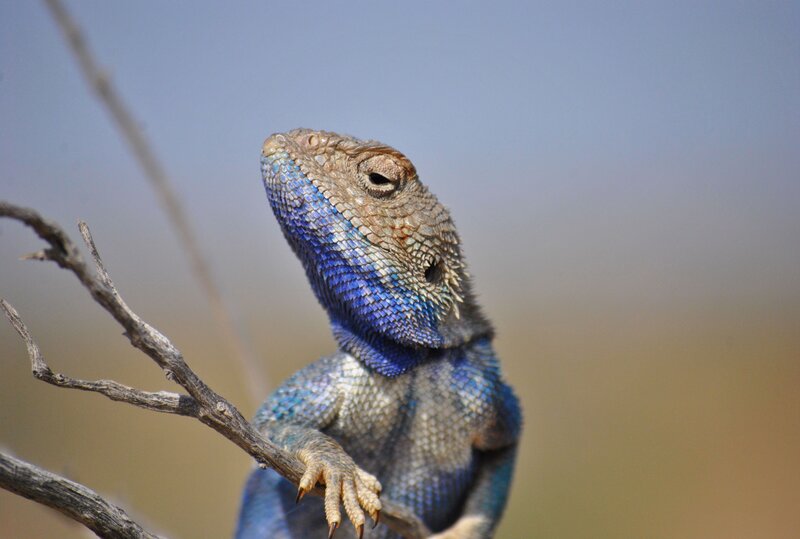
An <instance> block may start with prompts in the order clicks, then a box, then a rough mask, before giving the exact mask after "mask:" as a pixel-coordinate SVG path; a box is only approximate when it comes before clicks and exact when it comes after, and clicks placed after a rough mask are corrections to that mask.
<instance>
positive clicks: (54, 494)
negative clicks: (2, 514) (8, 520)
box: [0, 452, 159, 539]
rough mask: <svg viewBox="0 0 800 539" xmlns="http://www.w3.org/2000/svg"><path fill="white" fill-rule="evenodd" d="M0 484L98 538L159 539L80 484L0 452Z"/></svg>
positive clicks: (123, 512) (120, 510)
mask: <svg viewBox="0 0 800 539" xmlns="http://www.w3.org/2000/svg"><path fill="white" fill-rule="evenodd" d="M0 487H3V488H4V489H6V490H9V491H11V492H13V493H15V494H19V495H20V496H24V497H25V498H28V499H30V500H33V501H35V502H39V503H41V504H43V505H46V506H48V507H52V508H53V509H55V510H57V511H60V512H61V513H64V514H65V515H67V516H68V517H70V518H71V519H73V520H76V521H78V522H80V523H81V524H83V525H84V526H86V527H87V528H89V529H90V530H92V531H93V532H95V533H96V534H97V535H99V536H100V537H115V538H120V539H159V537H158V536H157V535H153V534H152V533H148V532H146V531H145V530H143V529H142V528H141V526H139V525H138V524H137V523H136V522H134V521H133V520H131V518H130V517H129V516H128V515H127V513H125V511H123V510H122V509H120V508H119V507H117V506H116V505H114V504H111V503H109V502H107V501H106V500H104V499H103V498H102V497H100V495H98V494H97V493H96V492H95V491H93V490H91V489H89V488H86V487H85V486H83V485H81V484H80V483H76V482H75V481H70V480H69V479H67V478H65V477H61V476H60V475H57V474H54V473H52V472H48V471H47V470H43V469H41V468H39V467H38V466H34V465H32V464H29V463H27V462H25V461H22V460H19V459H16V458H14V457H12V456H10V455H6V454H4V453H2V452H0Z"/></svg>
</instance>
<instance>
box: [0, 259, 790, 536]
mask: <svg viewBox="0 0 800 539" xmlns="http://www.w3.org/2000/svg"><path fill="white" fill-rule="evenodd" d="M55 271H56V270H55V269H51V272H52V273H55ZM52 277H53V275H51V278H52ZM76 298H81V294H80V292H79V291H76ZM83 301H86V302H87V304H88V300H85V299H84V300H83ZM88 310H89V311H92V310H91V309H88ZM143 310H144V311H146V310H147V309H143ZM489 311H490V313H491V314H492V315H493V317H494V318H495V320H496V324H497V326H498V328H499V335H500V337H499V339H498V342H497V345H498V349H499V351H500V353H501V354H502V358H503V360H504V365H505V371H506V373H507V376H508V378H509V379H510V380H511V382H512V383H513V385H514V386H515V387H516V389H517V391H518V393H519V395H520V396H521V398H522V402H523V406H524V410H525V419H526V428H525V436H524V440H523V445H522V451H521V454H520V461H519V469H518V472H517V475H516V478H515V484H514V490H513V494H512V498H511V502H510V505H509V508H508V512H507V515H506V518H505V520H504V522H503V525H502V527H501V530H500V533H499V534H498V537H501V538H526V537H537V538H597V537H603V538H631V539H633V538H642V537H648V538H678V537H680V538H697V539H700V538H703V539H707V538H720V539H721V538H726V539H728V538H762V537H770V538H787V539H788V538H790V537H796V536H797V533H798V530H800V487H798V485H800V460H799V459H798V455H800V395H799V394H798V391H797V388H798V383H800V361H799V360H800V326H799V325H798V321H799V320H800V306H798V305H792V304H788V305H758V304H753V305H723V304H719V305H686V306H684V307H683V308H681V309H677V308H675V307H674V306H673V307H671V308H669V309H666V308H664V309H658V308H653V306H652V305H651V306H648V307H647V308H646V309H645V308H643V307H642V306H637V305H635V304H633V305H629V306H620V305H616V306H613V307H612V306H604V305H600V304H587V305H563V304H560V305H550V304H543V305H536V306H533V305H531V306H519V305H516V306H510V305H490V306H489ZM187 312H191V311H186V312H180V313H178V312H174V313H158V314H157V316H156V318H159V319H163V320H164V325H166V326H168V327H169V334H170V336H171V337H173V339H174V340H175V341H176V343H177V344H178V345H179V346H181V347H182V348H183V350H184V352H185V353H186V355H187V357H188V358H189V360H190V361H191V364H192V365H193V366H194V367H195V368H196V370H198V371H199V372H200V373H201V375H202V376H204V377H205V378H206V380H208V381H209V382H210V383H211V384H212V385H213V386H214V387H215V388H217V389H218V390H219V391H221V392H222V393H223V394H225V395H227V396H229V397H231V398H232V399H233V400H234V401H236V402H237V403H240V404H241V405H242V407H243V408H244V410H245V412H246V413H247V414H250V413H252V410H253V407H252V405H250V404H248V403H247V402H246V399H245V398H243V395H244V394H245V390H244V386H243V384H242V383H241V379H240V378H239V376H238V372H237V371H236V369H235V368H232V366H231V364H230V363H228V362H226V361H224V360H220V357H219V356H220V355H221V354H222V350H221V346H220V345H219V344H218V343H217V340H216V338H215V337H214V335H213V331H197V330H196V329H195V327H194V326H193V325H192V322H194V323H195V324H196V326H197V327H208V324H209V321H208V320H207V319H205V318H198V319H197V320H196V321H193V320H191V319H189V318H187ZM31 314H33V313H31ZM39 315H41V313H39ZM295 316H303V313H302V312H300V311H295V310H290V311H289V314H288V315H287V316H286V317H284V318H281V317H280V316H277V315H275V314H274V313H273V314H272V315H271V316H270V317H267V316H266V315H265V317H264V318H263V319H253V320H251V321H250V325H251V329H252V330H253V333H254V335H256V338H257V345H258V347H259V349H260V350H262V351H264V356H265V361H267V362H268V365H269V369H270V375H271V376H272V377H273V380H278V379H282V378H283V377H285V376H286V375H287V374H288V373H289V372H291V371H293V370H294V369H296V368H297V367H298V366H300V365H301V364H302V362H304V361H306V360H308V359H310V358H313V357H315V356H316V355H318V354H320V353H322V352H324V351H325V350H328V349H330V347H331V342H330V340H329V338H328V336H327V334H326V332H325V329H324V325H325V324H324V318H323V317H322V315H321V314H319V313H311V312H309V313H308V316H309V317H310V318H309V320H308V322H309V324H310V325H311V327H312V328H314V329H313V331H312V332H311V333H303V332H298V331H297V327H296V324H297V323H298V321H299V320H298V319H296V318H294V317H295ZM30 318H33V319H36V320H39V319H40V318H41V316H31V317H30ZM44 318H45V319H46V318H47V316H44ZM50 322H52V323H53V324H58V325H51V326H48V325H40V324H32V329H33V331H34V332H35V333H36V334H37V335H38V337H39V339H40V341H41V344H42V346H43V349H44V352H45V354H46V356H47V357H48V358H49V359H50V361H51V362H52V363H53V366H54V367H55V368H57V369H63V370H64V371H67V372H69V373H71V374H73V375H80V376H86V377H92V376H93V377H98V378H99V377H113V378H115V379H117V380H121V381H123V382H126V383H130V384H134V385H138V386H143V387H147V388H156V387H169V386H168V385H167V384H166V382H165V381H164V380H162V377H161V375H160V374H159V373H158V370H157V369H156V368H155V367H154V366H152V365H150V364H149V362H148V360H147V359H145V358H143V357H140V356H137V354H136V353H134V352H133V351H132V350H130V349H129V347H127V346H126V345H125V343H124V341H123V339H122V338H121V337H119V336H118V333H119V332H118V331H117V330H116V329H115V328H114V327H113V325H111V324H110V323H108V322H107V321H106V320H105V319H104V318H103V317H102V316H101V315H100V314H99V313H98V312H97V310H94V311H93V312H90V314H88V315H86V316H85V317H78V318H77V319H76V318H72V319H69V318H67V319H61V320H50ZM92 324H96V325H98V326H99V331H100V333H99V336H98V337H95V336H93V335H92V334H90V333H89V332H88V329H89V327H90V326H91V325H92ZM267 350H269V353H267V352H266V351H267ZM0 355H1V356H2V363H1V367H2V371H0V372H1V373H2V376H1V377H0V395H2V396H1V397H0V433H1V437H0V439H2V441H3V443H4V444H5V445H6V446H7V447H8V448H10V449H12V450H13V451H14V452H15V453H16V454H17V455H19V456H21V457H24V458H26V459H28V460H31V461H33V462H35V463H37V464H40V465H43V466H46V467H48V468H50V469H52V470H55V471H58V472H61V473H66V474H67V475H68V476H70V477H72V478H74V479H77V480H79V481H81V482H83V483H85V484H87V485H89V486H90V487H92V488H94V489H96V490H98V491H99V492H101V493H103V494H105V495H107V496H109V497H110V498H112V499H114V500H116V501H117V502H120V503H122V504H123V505H124V506H125V507H127V508H131V511H132V513H133V514H134V515H135V516H136V517H139V518H140V519H141V520H142V521H143V522H144V523H146V524H147V525H149V526H150V528H151V529H153V530H156V531H159V532H163V533H165V534H166V535H168V536H170V537H181V538H194V537H227V536H229V535H230V533H231V530H232V527H233V525H234V521H235V515H236V511H237V503H238V491H239V489H240V486H241V484H242V481H243V479H244V477H245V474H246V473H247V471H248V469H249V466H250V463H249V461H248V459H247V458H246V457H245V456H244V454H243V453H241V452H240V451H239V450H238V449H237V448H235V447H233V446H232V445H231V444H229V443H227V442H225V441H224V440H222V439H221V438H220V437H219V436H218V435H216V434H215V433H213V432H211V431H210V430H208V429H207V428H205V427H203V426H201V425H199V424H195V423H193V422H191V421H189V420H187V419H183V418H177V417H170V416H163V415H158V414H154V413H148V412H144V411H139V410H134V409H131V408H130V407H127V406H124V405H121V404H116V403H111V402H108V401H106V400H104V399H103V398H101V397H99V396H96V395H86V394H79V393H75V392H70V391H64V390H58V389H55V388H52V387H49V386H45V385H44V384H42V383H38V382H35V381H34V380H33V379H32V377H31V376H30V374H29V371H28V367H27V365H26V359H25V354H24V349H23V346H22V344H21V343H20V342H19V341H18V339H16V338H15V336H14V335H12V334H11V331H10V330H9V329H8V328H7V327H5V326H4V327H2V329H0ZM0 535H1V536H2V537H3V538H18V537H19V538H23V537H24V538H34V537H63V538H73V537H85V536H86V534H85V532H83V531H82V530H81V529H80V528H78V527H76V526H73V525H72V524H71V523H70V522H69V521H67V520H65V519H64V518H62V517H60V516H58V515H56V514H55V513H53V512H52V511H50V510H47V509H43V508H40V507H38V506H37V505H36V504H34V503H32V502H28V501H25V500H22V499H19V498H16V497H15V496H12V495H10V494H7V493H0Z"/></svg>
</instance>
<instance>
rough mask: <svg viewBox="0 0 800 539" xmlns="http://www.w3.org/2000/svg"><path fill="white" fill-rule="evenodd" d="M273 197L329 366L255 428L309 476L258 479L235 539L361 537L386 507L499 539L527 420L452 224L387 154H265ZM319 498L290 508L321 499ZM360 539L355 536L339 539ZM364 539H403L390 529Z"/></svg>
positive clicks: (307, 145)
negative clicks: (326, 331)
mask: <svg viewBox="0 0 800 539" xmlns="http://www.w3.org/2000/svg"><path fill="white" fill-rule="evenodd" d="M261 170H262V174H263V179H264V185H265V187H266V190H267V197H268V199H269V202H270V205H271V206H272V209H273V211H274V213H275V216H276V217H277V219H278V222H279V223H280V226H281V228H282V230H283V233H284V235H285V236H286V239H287V240H288V242H289V244H290V245H291V247H292V249H293V250H294V252H295V253H296V254H297V256H298V257H299V258H300V260H301V262H302V264H303V266H304V267H305V270H306V274H307V276H308V279H309V281H310V282H311V286H312V288H313V289H314V292H315V293H316V296H317V298H318V299H319V301H320V303H321V304H322V305H323V307H324V308H325V309H326V311H327V312H328V315H329V317H330V323H331V328H332V330H333V334H334V336H335V338H336V340H337V342H338V344H339V350H338V352H336V353H335V354H333V355H331V356H328V357H324V358H322V359H320V360H319V361H317V362H316V363H313V364H311V365H309V366H307V367H306V368H304V369H302V370H301V371H299V372H297V373H296V374H294V375H293V376H292V377H291V378H289V379H288V380H287V381H286V382H285V383H284V384H283V385H282V386H280V387H279V388H278V389H277V390H276V391H275V392H274V393H273V394H272V395H271V396H270V397H269V398H268V399H267V400H266V402H265V403H264V404H263V405H262V406H261V408H260V409H259V411H258V413H257V415H256V417H255V425H256V426H257V427H258V428H259V429H260V431H261V432H262V433H263V434H264V435H265V436H266V437H268V438H270V439H271V440H273V441H275V442H276V443H278V444H280V445H282V446H283V448H284V449H286V450H287V451H290V452H291V453H293V454H294V455H296V456H297V458H298V459H299V460H300V461H301V462H302V463H304V464H305V465H306V470H305V474H304V475H303V477H302V479H301V481H300V484H299V490H295V488H296V487H295V486H294V485H292V484H290V483H289V482H288V481H287V480H285V479H283V478H282V477H280V476H279V475H278V474H277V473H275V472H274V471H272V470H261V469H256V470H255V471H254V472H253V473H252V475H251V476H250V478H249V480H248V482H247V485H246V487H245V490H244V494H243V501H242V510H241V515H240V519H239V523H238V529H237V532H236V537H237V538H239V539H245V538H247V539H252V538H259V539H263V538H273V537H274V538H292V539H296V538H312V539H313V538H315V537H324V536H325V535H326V534H327V535H328V536H330V535H332V534H333V533H334V532H335V531H336V529H337V528H338V527H339V525H340V524H341V522H342V514H341V510H340V506H342V505H343V506H344V510H345V512H346V514H347V516H348V517H349V519H350V520H351V522H352V523H353V525H354V527H355V534H356V535H357V536H358V537H361V536H362V534H364V524H365V520H366V519H365V513H366V514H369V515H370V516H371V518H372V519H373V520H374V521H376V523H377V520H378V518H379V514H380V513H379V512H380V508H381V502H380V498H379V496H380V495H383V496H385V497H388V498H389V499H391V500H393V501H395V502H398V503H401V504H403V505H405V506H407V507H408V508H410V509H411V510H412V511H414V512H415V513H416V515H417V516H419V518H421V519H422V520H423V521H424V523H425V524H426V525H427V526H428V528H429V529H430V530H432V531H433V532H434V535H433V536H432V537H435V538H438V539H445V538H456V537H458V538H479V537H480V538H483V537H490V536H491V535H492V534H493V532H494V529H495V526H496V525H497V523H498V520H499V518H500V516H501V513H502V512H503V508H504V506H505V504H506V498H507V496H508V489H509V486H510V482H511V477H512V473H513V469H514V460H515V456H516V447H517V442H518V440H519V435H520V430H521V413H520V408H519V404H518V401H517V399H516V397H515V396H514V394H513V392H512V390H511V388H510V387H509V386H508V385H507V384H505V383H504V382H503V380H502V378H501V374H500V369H499V364H498V360H497V358H496V356H495V353H494V351H493V349H492V344H491V342H492V336H493V330H492V327H491V326H490V324H489V322H488V321H487V320H486V319H485V318H484V316H483V315H482V314H481V312H480V309H479V307H478V305H477V303H476V302H475V299H474V296H473V293H472V291H471V286H470V280H469V275H468V273H467V271H466V268H465V265H464V261H463V258H462V254H461V248H460V245H459V237H458V234H457V232H456V229H455V226H454V224H453V221H452V220H451V218H450V215H449V213H448V211H447V210H446V209H445V208H444V207H443V206H442V205H441V204H440V203H439V201H438V200H437V199H436V197H435V196H434V195H433V194H431V193H430V192H429V191H428V189H427V188H426V187H425V186H424V185H423V184H422V183H421V182H420V180H419V178H418V177H417V172H416V170H415V168H414V165H412V164H411V162H410V161H409V160H408V159H407V158H406V157H405V156H404V155H403V154H401V153H400V152H398V151H397V150H395V149H394V148H391V147H389V146H386V145H384V144H381V143H378V142H371V141H361V140H358V139H354V138H351V137H347V136H341V135H337V134H334V133H328V132H322V131H311V130H307V129H297V130H294V131H290V132H288V133H284V134H275V135H272V136H271V137H269V138H268V139H267V140H266V142H265V143H264V146H263V150H262V159H261ZM317 482H319V483H320V484H323V485H325V496H324V499H323V498H317V497H309V498H307V499H305V500H304V501H303V502H302V503H299V504H296V500H298V501H299V499H300V498H302V497H303V495H304V494H305V493H306V492H308V491H309V490H310V489H311V488H313V486H314V485H315V483H317ZM343 532H346V534H347V535H348V536H352V533H353V531H352V530H343ZM366 535H367V537H369V538H388V537H397V535H396V534H394V533H393V532H392V531H390V530H389V529H387V528H386V527H385V526H379V527H377V528H374V529H371V530H368V531H367V533H366Z"/></svg>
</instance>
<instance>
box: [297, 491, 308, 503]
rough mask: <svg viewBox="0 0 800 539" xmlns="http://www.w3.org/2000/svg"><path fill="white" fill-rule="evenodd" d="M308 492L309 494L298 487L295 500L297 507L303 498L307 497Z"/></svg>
mask: <svg viewBox="0 0 800 539" xmlns="http://www.w3.org/2000/svg"><path fill="white" fill-rule="evenodd" d="M306 492H308V491H307V490H306V489H304V488H303V487H298V488H297V497H296V498H295V499H294V503H295V505H297V504H298V503H300V500H302V499H303V496H305V495H306Z"/></svg>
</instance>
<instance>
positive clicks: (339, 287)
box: [262, 129, 491, 374]
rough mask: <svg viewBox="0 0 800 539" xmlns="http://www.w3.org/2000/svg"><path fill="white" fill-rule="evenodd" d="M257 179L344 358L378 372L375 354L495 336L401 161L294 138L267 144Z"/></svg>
mask: <svg viewBox="0 0 800 539" xmlns="http://www.w3.org/2000/svg"><path fill="white" fill-rule="evenodd" d="M262 173H263V178H264V185H265V187H266V190H267V196H268V198H269V201H270V204H271V206H272V209H273V211H274V213H275V215H276V217H277V219H278V221H279V223H280V225H281V228H282V230H283V232H284V235H285V236H286V238H287V240H288V241H289V243H290V244H291V246H292V248H293V250H294V251H295V253H296V254H297V255H298V257H299V258H300V260H301V261H302V263H303V265H304V266H305V269H306V273H307V275H308V277H309V280H310V282H311V284H312V287H313V288H314V291H315V293H316V294H317V297H318V298H319V300H320V302H321V303H322V304H323V305H324V306H325V308H326V309H327V311H328V313H329V315H330V317H331V322H332V326H333V329H334V333H335V335H336V337H337V338H338V339H339V341H340V343H341V344H342V345H343V347H344V348H345V349H346V350H347V351H349V352H351V353H354V354H355V355H360V356H363V357H362V358H365V359H366V360H367V363H368V364H372V365H373V366H375V365H376V364H378V363H380V362H381V361H383V360H386V359H387V358H386V357H380V356H387V354H388V355H389V356H392V355H395V356H398V357H402V358H410V357H412V356H414V357H417V356H419V357H423V356H425V354H426V353H429V352H430V351H431V350H436V349H441V348H448V347H453V346H458V345H459V344H462V343H464V342H466V341H468V340H470V339H472V338H474V337H476V336H478V334H486V333H488V332H490V331H491V330H490V328H489V326H488V323H487V322H486V321H485V320H484V319H483V317H482V316H481V315H480V313H479V311H478V308H477V306H476V305H475V302H474V301H473V299H472V295H471V293H470V286H469V280H468V275H467V273H466V269H465V266H464V262H463V259H462V255H461V248H460V243H459V238H458V234H457V232H456V229H455V226H454V224H453V221H452V219H451V218H450V214H449V212H448V211H447V209H446V208H445V207H444V206H442V205H441V204H440V203H439V201H438V200H437V199H436V197H435V196H434V195H433V194H432V193H431V192H430V191H428V189H427V188H426V187H425V186H424V185H423V184H422V183H421V182H420V180H419V178H418V176H417V172H416V169H415V168H414V165H413V164H412V163H411V162H410V161H409V160H408V159H407V158H406V157H405V156H404V155H403V154H402V153H400V152H399V151H397V150H395V149H394V148H391V147H389V146H386V145H384V144H381V143H378V142H374V141H361V140H358V139H355V138H351V137H347V136H341V135H337V134H335V133H328V132H323V131H312V130H308V129H296V130H293V131H290V132H288V133H282V134H275V135H272V136H271V137H269V138H268V139H267V140H266V142H265V143H264V146H263V150H262ZM365 347H366V348H365ZM409 350H412V351H414V352H415V354H416V355H415V354H409ZM376 355H377V357H373V356H376ZM389 359H391V358H389ZM390 362H391V361H390ZM406 363H408V362H407V361H406ZM412 363H413V361H412ZM395 366H396V365H395ZM410 366H412V365H402V366H400V367H401V368H400V371H399V372H402V371H403V370H406V369H407V368H410ZM378 367H380V365H378ZM393 368H394V367H392V369H393ZM392 369H389V370H390V371H392V372H394V371H393V370H392ZM384 370H385V369H384ZM390 374H391V373H390Z"/></svg>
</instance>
